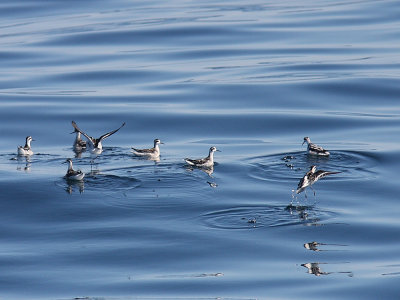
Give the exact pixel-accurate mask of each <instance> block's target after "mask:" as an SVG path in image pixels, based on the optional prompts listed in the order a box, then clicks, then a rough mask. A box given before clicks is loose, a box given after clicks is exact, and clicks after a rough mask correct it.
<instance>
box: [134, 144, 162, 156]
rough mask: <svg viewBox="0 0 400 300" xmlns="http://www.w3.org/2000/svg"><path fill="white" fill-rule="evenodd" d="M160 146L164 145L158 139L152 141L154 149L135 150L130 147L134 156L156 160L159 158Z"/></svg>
mask: <svg viewBox="0 0 400 300" xmlns="http://www.w3.org/2000/svg"><path fill="white" fill-rule="evenodd" d="M160 144H164V143H162V142H161V141H160V139H155V140H154V147H153V148H150V149H136V148H133V147H132V152H133V154H135V155H136V156H146V157H148V158H151V159H157V158H159V157H160V147H159V145H160Z"/></svg>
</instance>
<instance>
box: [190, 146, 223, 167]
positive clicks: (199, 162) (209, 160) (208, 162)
mask: <svg viewBox="0 0 400 300" xmlns="http://www.w3.org/2000/svg"><path fill="white" fill-rule="evenodd" d="M215 151H218V152H221V151H220V150H218V149H217V148H215V147H211V148H210V152H209V154H208V156H207V157H205V158H200V159H190V158H185V159H184V160H185V161H186V163H187V164H189V165H191V166H196V167H204V168H209V167H212V166H213V165H214V152H215Z"/></svg>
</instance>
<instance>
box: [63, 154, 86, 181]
mask: <svg viewBox="0 0 400 300" xmlns="http://www.w3.org/2000/svg"><path fill="white" fill-rule="evenodd" d="M65 162H66V163H69V165H68V171H67V174H65V178H66V179H68V180H82V179H83V177H85V173H83V172H82V171H81V170H74V168H73V167H72V159H70V158H68V159H67V160H66V161H65Z"/></svg>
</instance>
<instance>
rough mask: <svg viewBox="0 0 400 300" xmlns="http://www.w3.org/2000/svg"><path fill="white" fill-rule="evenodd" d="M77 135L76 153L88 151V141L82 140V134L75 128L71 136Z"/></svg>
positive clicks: (75, 142)
mask: <svg viewBox="0 0 400 300" xmlns="http://www.w3.org/2000/svg"><path fill="white" fill-rule="evenodd" d="M73 133H76V136H75V141H74V151H76V152H81V151H84V150H86V141H84V140H82V138H81V132H80V131H79V130H77V129H76V128H75V127H74V131H72V132H71V134H73Z"/></svg>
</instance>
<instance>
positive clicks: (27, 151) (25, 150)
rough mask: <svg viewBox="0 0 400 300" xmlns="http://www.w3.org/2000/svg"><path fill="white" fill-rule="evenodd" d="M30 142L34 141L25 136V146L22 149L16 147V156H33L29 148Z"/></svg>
mask: <svg viewBox="0 0 400 300" xmlns="http://www.w3.org/2000/svg"><path fill="white" fill-rule="evenodd" d="M32 141H34V139H32V137H31V136H27V137H26V142H25V146H24V147H22V146H18V155H21V156H27V155H33V151H32V148H31V142H32Z"/></svg>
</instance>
